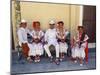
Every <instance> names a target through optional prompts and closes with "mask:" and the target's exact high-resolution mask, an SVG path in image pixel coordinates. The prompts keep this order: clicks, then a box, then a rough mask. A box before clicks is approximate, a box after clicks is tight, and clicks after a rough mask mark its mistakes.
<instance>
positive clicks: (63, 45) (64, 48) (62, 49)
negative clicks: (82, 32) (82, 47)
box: [59, 42, 68, 53]
mask: <svg viewBox="0 0 100 75" xmlns="http://www.w3.org/2000/svg"><path fill="white" fill-rule="evenodd" d="M59 48H60V52H61V53H67V49H68V45H67V43H62V42H60V43H59Z"/></svg>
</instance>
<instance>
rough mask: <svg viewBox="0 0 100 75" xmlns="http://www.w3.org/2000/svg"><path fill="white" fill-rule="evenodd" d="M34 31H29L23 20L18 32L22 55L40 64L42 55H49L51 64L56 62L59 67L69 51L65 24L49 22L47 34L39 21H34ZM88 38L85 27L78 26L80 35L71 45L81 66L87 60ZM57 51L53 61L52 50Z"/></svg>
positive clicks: (73, 56)
mask: <svg viewBox="0 0 100 75" xmlns="http://www.w3.org/2000/svg"><path fill="white" fill-rule="evenodd" d="M32 27H33V30H32V31H29V29H28V28H27V22H26V21H25V20H22V21H21V23H20V26H19V29H18V31H17V34H18V39H19V45H20V46H21V47H22V53H23V55H24V57H25V58H27V60H28V61H29V62H32V61H34V62H40V58H41V55H43V54H44V51H45V53H46V54H47V55H48V57H49V59H50V62H53V61H54V62H55V63H56V64H57V65H59V64H60V62H61V61H62V60H63V59H64V58H65V55H64V54H66V53H67V50H68V44H67V42H66V36H67V34H68V31H67V30H66V29H65V28H64V22H63V21H58V22H57V23H56V22H55V21H54V20H51V21H49V29H47V30H46V31H45V33H44V32H43V31H42V29H41V24H40V22H39V21H34V22H33V24H32ZM28 35H30V36H31V37H32V40H31V42H29V41H28ZM88 39H89V38H88V36H87V34H86V33H85V31H84V27H83V26H78V33H77V35H76V37H73V40H71V41H70V43H71V52H72V53H71V56H72V58H73V59H74V62H75V63H76V62H77V60H78V59H79V60H80V66H82V65H83V59H84V58H85V54H86V53H85V48H86V47H87V40H88ZM52 48H53V49H54V50H55V55H56V59H55V60H54V59H53V54H52V52H51V51H50V49H52Z"/></svg>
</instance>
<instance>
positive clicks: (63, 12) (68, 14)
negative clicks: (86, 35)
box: [12, 2, 80, 45]
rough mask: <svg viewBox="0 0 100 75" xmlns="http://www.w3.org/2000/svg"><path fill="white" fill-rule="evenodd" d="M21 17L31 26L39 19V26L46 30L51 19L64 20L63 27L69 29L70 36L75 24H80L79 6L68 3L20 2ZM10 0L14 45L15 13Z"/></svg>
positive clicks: (15, 37)
mask: <svg viewBox="0 0 100 75" xmlns="http://www.w3.org/2000/svg"><path fill="white" fill-rule="evenodd" d="M20 6H21V18H22V19H25V20H26V21H27V22H28V27H29V28H32V22H33V21H40V23H41V28H42V29H43V30H46V29H47V28H48V27H49V25H48V22H49V21H50V20H51V19H54V20H55V21H56V22H57V21H60V20H62V21H64V24H65V28H66V29H68V30H69V31H71V36H73V35H74V34H75V33H76V28H77V25H79V24H80V6H77V5H68V4H66V5H65V4H51V3H34V2H21V3H20ZM13 7H14V6H13V2H12V24H13V32H14V40H15V45H16V43H17V36H16V26H17V27H18V25H15V21H14V20H15V17H14V16H15V15H14V8H13Z"/></svg>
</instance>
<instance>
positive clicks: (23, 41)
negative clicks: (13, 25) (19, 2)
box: [17, 20, 33, 58]
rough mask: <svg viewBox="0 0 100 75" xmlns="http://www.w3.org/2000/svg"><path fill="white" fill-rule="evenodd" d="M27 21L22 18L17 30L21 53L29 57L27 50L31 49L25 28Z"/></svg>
mask: <svg viewBox="0 0 100 75" xmlns="http://www.w3.org/2000/svg"><path fill="white" fill-rule="evenodd" d="M26 27H27V22H26V21H25V20H22V21H21V23H20V27H19V29H18V31H17V35H18V40H19V45H20V46H21V47H22V53H23V56H24V57H25V58H28V57H29V50H30V49H33V47H32V45H31V44H30V43H28V39H27V34H28V33H29V32H28V30H27V29H26Z"/></svg>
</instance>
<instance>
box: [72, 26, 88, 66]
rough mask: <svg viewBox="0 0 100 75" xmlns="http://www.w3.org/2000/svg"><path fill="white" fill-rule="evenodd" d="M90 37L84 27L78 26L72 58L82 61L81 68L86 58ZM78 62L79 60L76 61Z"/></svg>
mask: <svg viewBox="0 0 100 75" xmlns="http://www.w3.org/2000/svg"><path fill="white" fill-rule="evenodd" d="M88 39H89V37H88V35H87V34H86V33H85V31H84V27H83V26H78V33H77V36H76V37H74V45H73V48H72V57H73V58H76V59H77V58H78V59H79V60H80V66H83V59H84V58H85V48H86V46H87V40H88ZM75 62H77V60H75Z"/></svg>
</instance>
